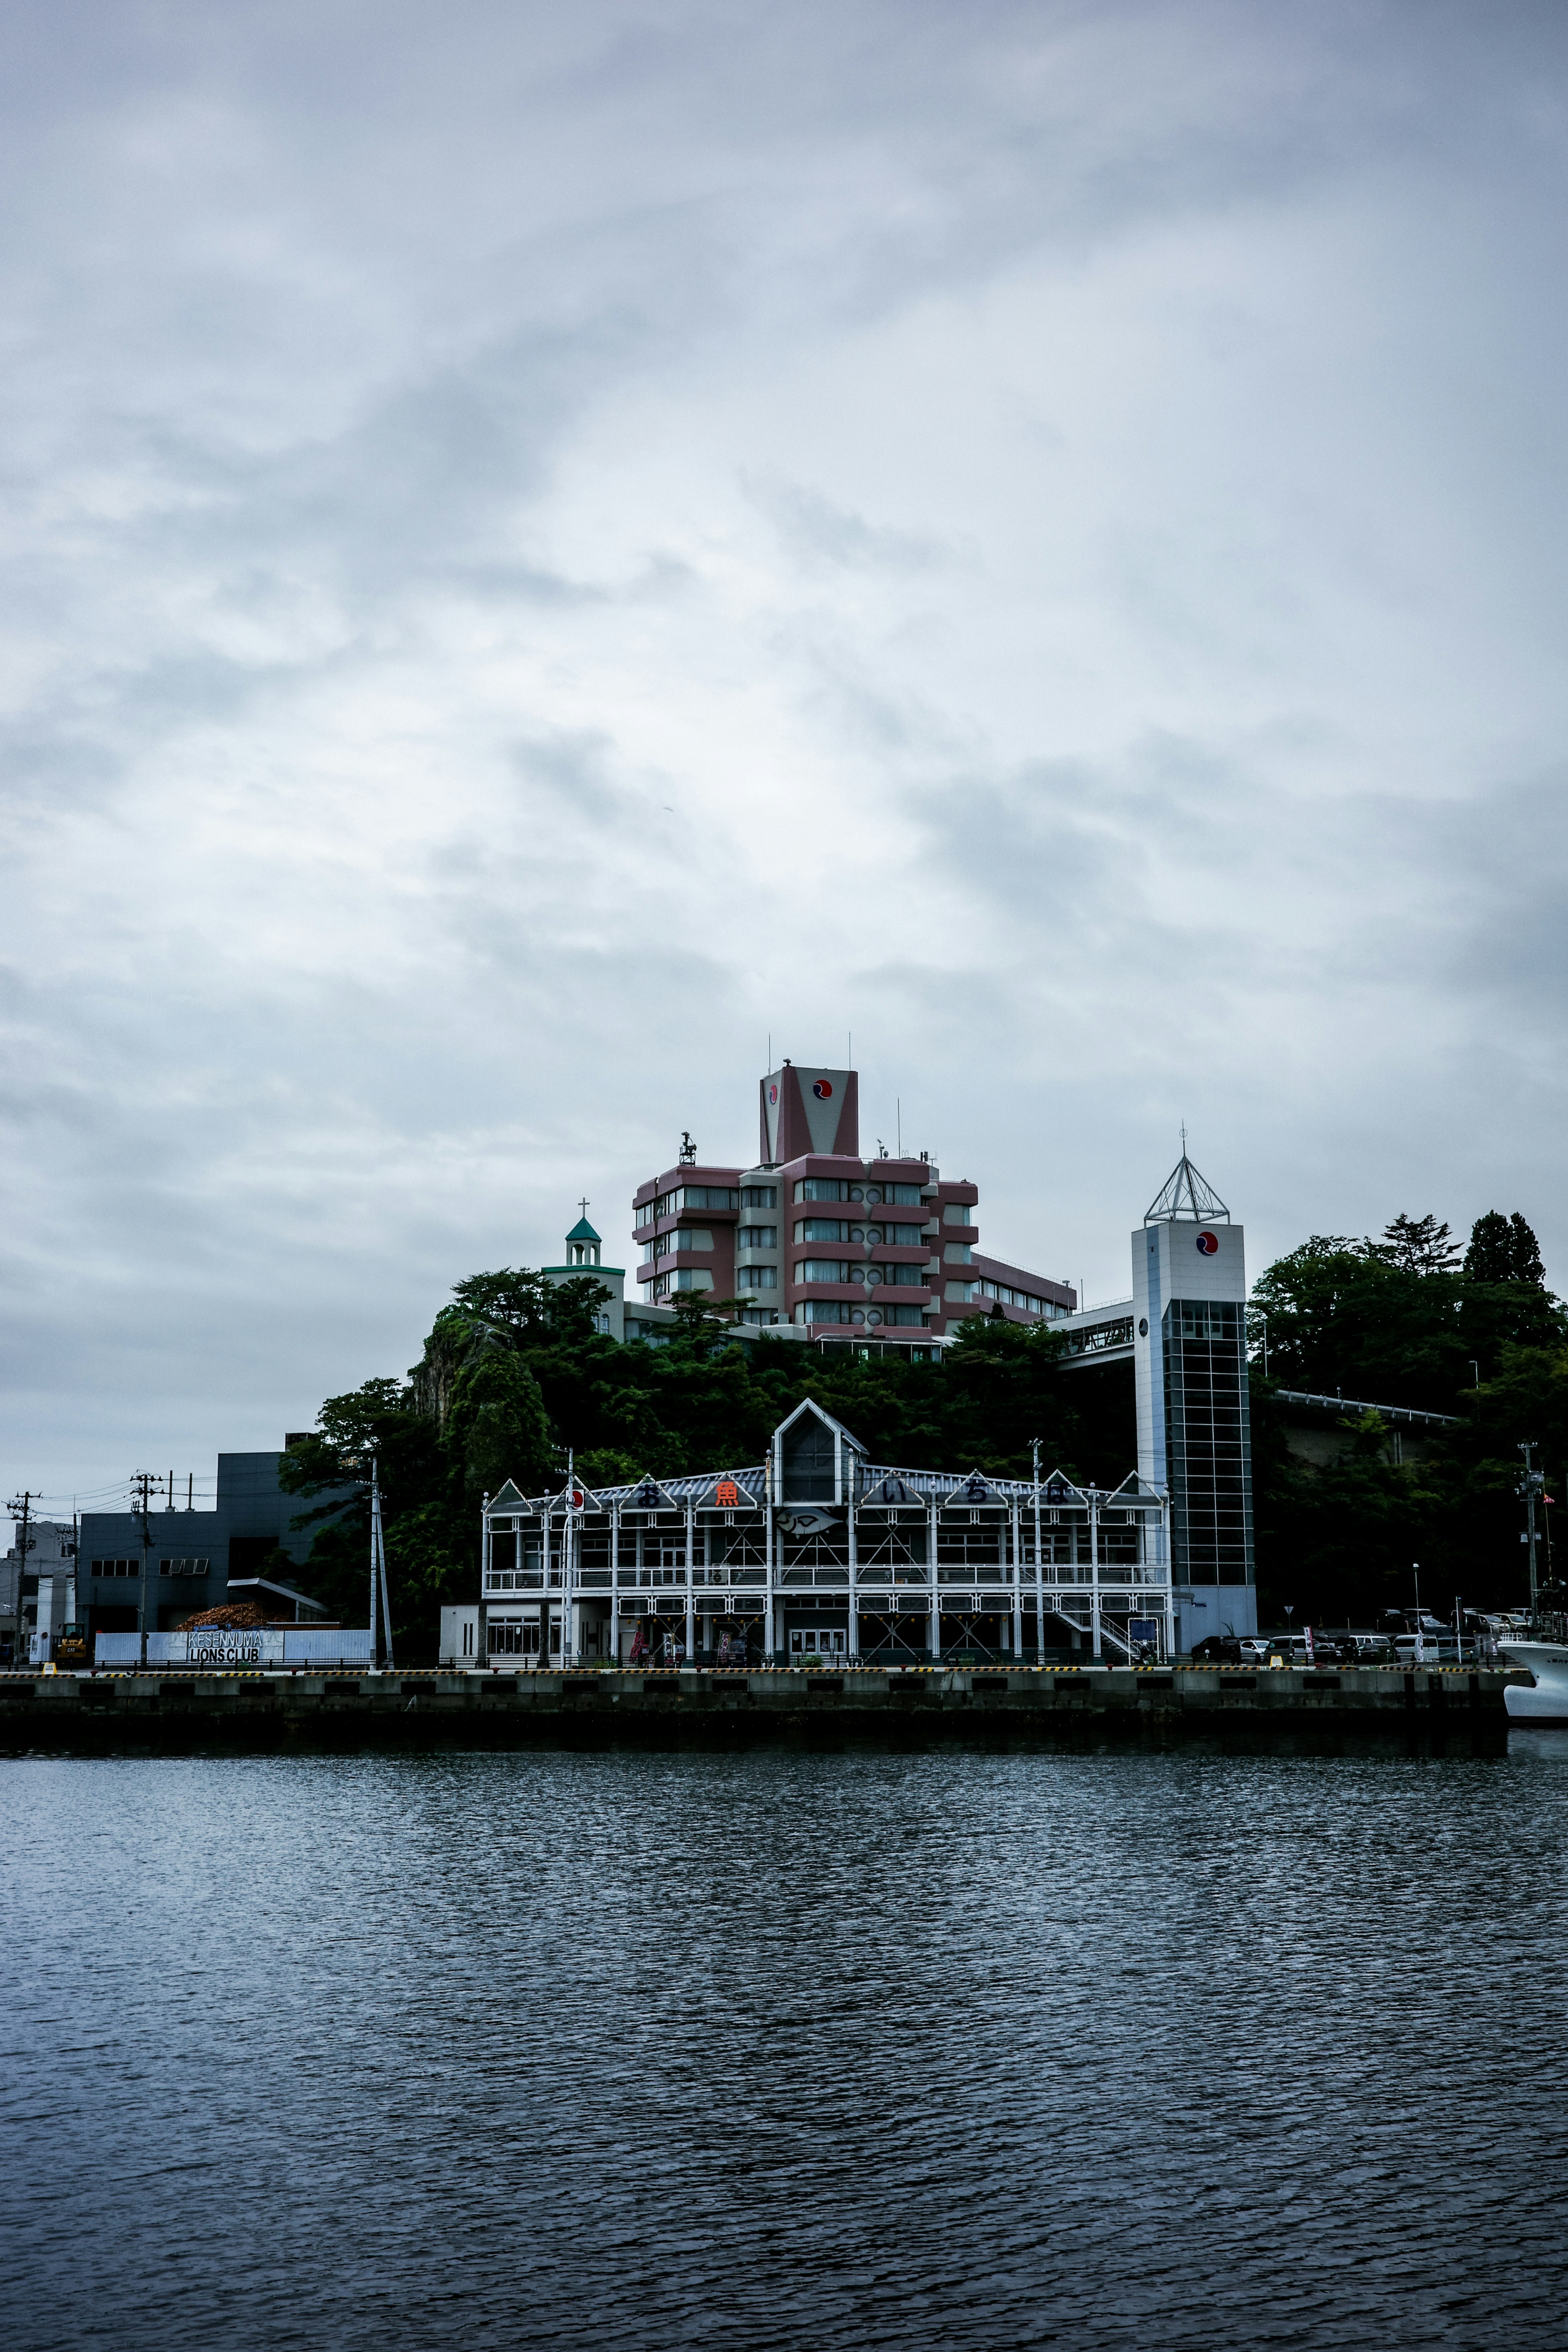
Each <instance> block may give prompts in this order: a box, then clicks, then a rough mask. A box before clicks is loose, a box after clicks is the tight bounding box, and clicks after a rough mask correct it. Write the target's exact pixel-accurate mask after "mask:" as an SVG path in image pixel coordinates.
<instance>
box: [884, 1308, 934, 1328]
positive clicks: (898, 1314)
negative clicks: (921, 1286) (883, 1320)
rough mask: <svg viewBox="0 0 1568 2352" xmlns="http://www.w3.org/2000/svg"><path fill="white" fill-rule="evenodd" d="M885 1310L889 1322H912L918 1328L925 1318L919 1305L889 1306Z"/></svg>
mask: <svg viewBox="0 0 1568 2352" xmlns="http://www.w3.org/2000/svg"><path fill="white" fill-rule="evenodd" d="M884 1312H885V1313H886V1315H887V1318H888V1320H889V1323H907V1324H911V1325H912V1326H913V1327H914V1328H916V1329H917V1330H918V1329H919V1328H920V1326H921V1323H922V1322H923V1320H924V1318H923V1316H922V1315H921V1310H920V1308H919V1307H887V1308H885V1309H884Z"/></svg>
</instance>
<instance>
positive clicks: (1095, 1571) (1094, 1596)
mask: <svg viewBox="0 0 1568 2352" xmlns="http://www.w3.org/2000/svg"><path fill="white" fill-rule="evenodd" d="M1089 1628H1090V1631H1091V1633H1092V1635H1093V1645H1094V1654H1095V1656H1096V1657H1097V1658H1098V1657H1099V1656H1100V1655H1101V1643H1100V1495H1099V1491H1098V1489H1097V1488H1095V1487H1093V1486H1091V1487H1090V1488H1089Z"/></svg>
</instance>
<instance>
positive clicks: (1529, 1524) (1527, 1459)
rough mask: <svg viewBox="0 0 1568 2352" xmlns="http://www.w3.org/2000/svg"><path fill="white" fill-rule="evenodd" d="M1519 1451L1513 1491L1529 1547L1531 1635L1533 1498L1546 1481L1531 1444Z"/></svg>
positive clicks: (1535, 1583)
mask: <svg viewBox="0 0 1568 2352" xmlns="http://www.w3.org/2000/svg"><path fill="white" fill-rule="evenodd" d="M1519 1450H1520V1452H1521V1454H1523V1456H1524V1475H1523V1477H1522V1478H1521V1480H1520V1482H1519V1486H1518V1487H1517V1489H1516V1490H1515V1491H1516V1492H1517V1493H1519V1494H1521V1495H1522V1496H1523V1497H1524V1524H1525V1538H1524V1539H1525V1541H1526V1543H1527V1544H1528V1545H1529V1546H1530V1630H1531V1633H1534V1631H1535V1621H1536V1615H1537V1607H1536V1593H1537V1591H1538V1589H1539V1588H1538V1580H1537V1577H1536V1572H1535V1546H1536V1541H1537V1538H1536V1532H1535V1498H1536V1496H1537V1495H1544V1493H1545V1492H1546V1481H1545V1479H1544V1478H1543V1477H1542V1474H1541V1472H1540V1471H1539V1470H1538V1469H1537V1468H1536V1466H1535V1447H1534V1445H1533V1444H1529V1445H1526V1444H1521V1446H1520V1449H1519Z"/></svg>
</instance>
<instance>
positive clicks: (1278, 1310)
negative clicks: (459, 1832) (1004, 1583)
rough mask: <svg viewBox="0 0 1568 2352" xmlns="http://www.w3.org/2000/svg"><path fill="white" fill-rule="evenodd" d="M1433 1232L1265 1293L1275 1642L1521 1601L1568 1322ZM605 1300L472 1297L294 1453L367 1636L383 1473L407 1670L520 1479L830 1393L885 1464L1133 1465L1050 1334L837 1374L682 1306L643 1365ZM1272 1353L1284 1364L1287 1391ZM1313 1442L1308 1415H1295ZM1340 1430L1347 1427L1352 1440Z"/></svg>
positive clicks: (1114, 1475)
mask: <svg viewBox="0 0 1568 2352" xmlns="http://www.w3.org/2000/svg"><path fill="white" fill-rule="evenodd" d="M1458 1258H1459V1252H1458V1247H1457V1245H1456V1244H1454V1243H1453V1241H1452V1240H1451V1238H1450V1235H1449V1233H1448V1229H1447V1226H1446V1225H1441V1224H1439V1223H1437V1221H1436V1218H1435V1217H1431V1216H1427V1217H1423V1218H1419V1219H1415V1218H1410V1217H1397V1218H1395V1219H1394V1221H1393V1223H1391V1224H1390V1225H1389V1226H1388V1227H1387V1228H1386V1229H1385V1231H1384V1234H1383V1236H1382V1237H1381V1239H1379V1240H1378V1241H1375V1242H1374V1241H1371V1240H1363V1241H1355V1240H1352V1239H1350V1238H1349V1237H1347V1236H1344V1235H1334V1236H1324V1235H1315V1236H1314V1237H1313V1238H1312V1239H1311V1240H1310V1241H1308V1242H1305V1243H1303V1244H1302V1245H1301V1246H1300V1248H1299V1249H1296V1250H1293V1251H1291V1252H1290V1253H1289V1255H1288V1256H1286V1257H1283V1258H1280V1259H1279V1260H1278V1262H1277V1263H1276V1264H1275V1265H1271V1266H1270V1267H1269V1268H1268V1271H1267V1272H1266V1273H1265V1274H1264V1275H1263V1276H1262V1277H1261V1278H1260V1280H1259V1281H1258V1284H1257V1285H1256V1286H1255V1289H1254V1292H1253V1304H1254V1307H1255V1309H1256V1310H1257V1311H1256V1312H1255V1314H1254V1317H1253V1334H1254V1372H1253V1466H1254V1498H1255V1516H1256V1523H1257V1535H1258V1581H1259V1586H1260V1596H1259V1597H1260V1603H1261V1606H1262V1609H1263V1612H1264V1615H1265V1618H1266V1619H1268V1620H1274V1621H1275V1622H1278V1612H1279V1609H1281V1608H1282V1607H1283V1606H1284V1605H1285V1604H1287V1603H1289V1604H1290V1605H1291V1606H1293V1607H1294V1608H1295V1610H1296V1612H1297V1618H1298V1622H1302V1621H1303V1620H1310V1621H1313V1622H1333V1621H1342V1620H1344V1619H1345V1618H1347V1617H1349V1618H1353V1619H1355V1620H1357V1621H1358V1622H1369V1621H1370V1620H1372V1619H1373V1618H1374V1616H1375V1614H1376V1612H1378V1611H1379V1610H1381V1609H1382V1608H1384V1607H1385V1606H1389V1605H1396V1606H1397V1605H1404V1604H1405V1603H1407V1602H1408V1601H1409V1599H1410V1597H1411V1590H1412V1585H1411V1563H1412V1561H1415V1560H1418V1561H1420V1562H1421V1563H1422V1574H1423V1580H1422V1597H1423V1599H1424V1600H1426V1601H1430V1602H1432V1603H1434V1604H1436V1605H1438V1606H1440V1607H1443V1608H1445V1609H1447V1607H1448V1606H1450V1605H1451V1602H1452V1597H1453V1594H1454V1592H1455V1591H1462V1592H1463V1593H1464V1595H1465V1597H1466V1599H1467V1600H1468V1601H1475V1602H1480V1601H1489V1602H1493V1603H1497V1604H1502V1603H1507V1602H1511V1601H1517V1600H1518V1599H1519V1598H1520V1595H1521V1590H1522V1561H1521V1547H1520V1545H1519V1542H1518V1528H1519V1524H1520V1518H1519V1506H1518V1502H1517V1498H1516V1496H1515V1492H1514V1489H1515V1487H1516V1486H1517V1484H1518V1480H1519V1475H1520V1469H1521V1456H1520V1454H1519V1452H1518V1445H1519V1442H1520V1440H1521V1438H1529V1439H1531V1440H1532V1441H1533V1442H1535V1443H1536V1444H1539V1445H1540V1446H1541V1447H1542V1460H1543V1462H1544V1464H1545V1465H1547V1466H1548V1467H1549V1468H1551V1467H1556V1468H1559V1469H1560V1468H1561V1466H1562V1465H1563V1464H1565V1463H1568V1321H1565V1318H1564V1313H1563V1307H1562V1306H1561V1304H1560V1303H1559V1301H1558V1300H1556V1299H1555V1298H1553V1297H1552V1296H1551V1295H1550V1294H1549V1292H1548V1291H1547V1290H1546V1287H1545V1281H1544V1273H1543V1269H1542V1264H1541V1255H1540V1252H1539V1250H1538V1249H1537V1247H1536V1244H1535V1237H1534V1235H1533V1234H1531V1230H1530V1227H1529V1226H1528V1225H1527V1224H1526V1223H1525V1222H1524V1220H1523V1218H1522V1217H1520V1216H1517V1215H1516V1216H1514V1217H1512V1218H1509V1217H1504V1216H1500V1215H1495V1214H1494V1215H1489V1216H1486V1217H1483V1218H1481V1219H1480V1220H1479V1223H1477V1225H1476V1227H1475V1230H1474V1233H1473V1234H1472V1236H1471V1240H1470V1245H1469V1248H1468V1251H1467V1252H1466V1254H1465V1257H1464V1262H1463V1265H1459V1264H1458ZM602 1295H603V1294H602V1292H601V1290H600V1287H599V1285H598V1283H597V1282H596V1281H595V1278H594V1277H593V1276H591V1275H589V1276H583V1277H582V1278H580V1279H576V1280H573V1281H570V1282H566V1283H563V1284H560V1285H559V1286H555V1285H552V1284H551V1283H550V1282H547V1281H546V1280H545V1278H544V1277H543V1276H542V1275H540V1274H537V1273H533V1272H530V1271H528V1270H526V1269H520V1268H515V1267H502V1268H501V1269H500V1271H499V1272H497V1273H493V1274H479V1275H472V1276H468V1278H467V1279H466V1280H465V1281H462V1282H459V1283H458V1285H457V1286H456V1288H455V1290H454V1293H453V1297H452V1300H451V1302H450V1303H449V1304H448V1305H447V1306H446V1307H442V1308H441V1310H440V1312H439V1313H438V1314H437V1318H436V1320H435V1324H434V1326H433V1328H432V1329H431V1331H430V1334H429V1337H428V1339H426V1343H425V1349H424V1353H423V1355H422V1357H421V1359H420V1361H419V1362H418V1363H417V1364H416V1366H415V1367H414V1368H413V1370H412V1371H411V1372H410V1373H409V1375H408V1378H407V1380H406V1381H395V1380H390V1379H378V1380H372V1381H366V1382H365V1384H364V1385H363V1388H360V1389H356V1390H354V1391H353V1392H352V1393H351V1394H349V1395H347V1396H340V1397H329V1398H328V1400H327V1402H325V1404H323V1406H322V1407H321V1413H320V1415H319V1417H318V1427H317V1430H316V1432H315V1433H313V1434H312V1435H311V1436H310V1438H308V1439H305V1440H303V1441H302V1442H300V1444H296V1445H294V1446H292V1447H290V1449H289V1453H288V1454H287V1455H286V1456H285V1460H284V1465H283V1474H282V1475H283V1480H284V1484H285V1485H286V1486H288V1487H289V1488H290V1489H291V1490H292V1491H293V1492H295V1493H297V1494H299V1495H300V1496H303V1497H305V1498H307V1499H308V1501H309V1503H310V1507H311V1510H312V1512H313V1513H314V1515H315V1521H316V1526H317V1529H318V1532H317V1535H316V1538H315V1548H314V1551H313V1553H312V1557H311V1570H312V1580H313V1584H314V1589H315V1590H316V1591H317V1592H318V1593H319V1594H320V1596H321V1599H322V1600H324V1601H326V1602H327V1604H328V1606H329V1608H330V1609H331V1611H332V1612H333V1613H334V1614H338V1615H341V1616H342V1617H343V1618H344V1620H345V1621H356V1622H363V1617H364V1613H365V1606H366V1590H367V1583H368V1564H367V1563H368V1553H369V1509H370V1505H369V1485H368V1480H369V1475H370V1464H371V1461H372V1458H373V1457H374V1460H375V1462H376V1464H377V1465H378V1471H379V1477H380V1483H381V1488H382V1495H383V1504H384V1515H385V1528H386V1543H387V1551H388V1557H389V1562H390V1567H391V1575H392V1587H393V1594H394V1615H395V1629H396V1632H397V1636H398V1641H399V1644H400V1648H401V1649H402V1650H403V1651H404V1652H405V1654H411V1655H419V1654H424V1653H426V1652H429V1651H431V1650H433V1647H434V1643H435V1638H436V1630H437V1622H438V1621H437V1611H438V1608H439V1604H440V1603H441V1602H442V1601H456V1600H471V1599H472V1598H474V1597H475V1595H476V1593H477V1591H478V1570H479V1507H480V1504H481V1501H482V1498H483V1496H485V1494H487V1493H494V1492H495V1491H496V1490H497V1489H498V1488H499V1487H500V1486H501V1485H502V1483H503V1482H504V1481H505V1480H506V1479H507V1478H512V1479H514V1480H515V1481H516V1482H517V1484H518V1486H521V1488H522V1489H523V1491H524V1492H525V1493H531V1494H538V1493H541V1492H543V1491H545V1490H547V1489H549V1488H551V1487H552V1486H560V1485H561V1484H563V1482H564V1479H565V1475H566V1464H567V1456H568V1453H569V1451H570V1452H571V1453H572V1454H574V1456H575V1461H576V1467H577V1471H578V1474H579V1475H581V1476H582V1477H584V1479H586V1480H587V1482H588V1483H589V1485H590V1486H592V1485H595V1484H599V1485H613V1484H620V1483H623V1482H626V1481H627V1480H630V1479H633V1478H636V1477H637V1476H638V1475H641V1474H642V1473H643V1472H644V1471H651V1472H652V1473H653V1474H654V1475H656V1476H658V1475H670V1474H679V1473H680V1472H682V1471H689V1470H699V1469H706V1468H721V1467H731V1468H732V1467H738V1466H740V1465H742V1464H745V1463H752V1462H758V1461H760V1460H761V1459H762V1456H763V1451H764V1448H765V1446H766V1443H767V1438H768V1435H769V1433H770V1432H771V1431H772V1430H773V1428H774V1427H775V1426H776V1424H777V1423H779V1422H780V1421H781V1420H783V1419H784V1415H785V1414H786V1413H788V1412H792V1411H793V1410H794V1408H795V1405H797V1404H798V1403H799V1402H801V1400H802V1398H803V1397H806V1396H812V1397H815V1398H816V1400H817V1402H819V1403H821V1404H822V1405H824V1406H826V1409H827V1411H828V1412H832V1413H834V1414H836V1415H837V1417H838V1419H839V1420H841V1421H843V1422H844V1423H846V1425H847V1427H848V1428H850V1429H852V1430H853V1431H854V1432H855V1433H856V1435H857V1436H858V1437H859V1438H860V1439H861V1440H863V1442H864V1443H865V1444H867V1445H868V1447H869V1448H870V1451H871V1454H872V1457H873V1459H875V1460H877V1461H880V1462H885V1463H890V1464H896V1465H902V1466H905V1467H908V1468H911V1469H922V1468H931V1469H969V1468H972V1467H978V1468H980V1469H982V1470H986V1471H990V1472H993V1473H994V1474H996V1475H1002V1476H1012V1477H1026V1476H1027V1475H1029V1465H1030V1460H1031V1442H1032V1441H1033V1440H1035V1439H1038V1440H1039V1442H1040V1449H1041V1459H1042V1463H1043V1465H1045V1466H1046V1467H1047V1468H1050V1467H1056V1466H1060V1467H1061V1468H1063V1469H1065V1470H1066V1471H1067V1472H1068V1475H1073V1476H1077V1477H1082V1478H1092V1479H1094V1480H1096V1481H1098V1482H1100V1483H1102V1484H1107V1485H1115V1484H1117V1483H1119V1482H1120V1481H1121V1479H1122V1478H1123V1477H1124V1476H1125V1475H1126V1474H1127V1472H1128V1471H1129V1470H1130V1469H1131V1467H1132V1466H1133V1459H1134V1438H1133V1414H1132V1374H1131V1367H1130V1366H1128V1365H1126V1364H1121V1365H1110V1366H1106V1367H1103V1368H1097V1369H1094V1370H1087V1369H1084V1370H1068V1369H1067V1368H1066V1367H1065V1366H1064V1364H1063V1360H1062V1343H1061V1341H1060V1339H1059V1338H1058V1337H1057V1336H1056V1335H1054V1334H1053V1333H1052V1332H1051V1331H1050V1330H1049V1329H1048V1328H1040V1327H1036V1328H1028V1327H1025V1326H1022V1325H1019V1324H1014V1323H1008V1322H1006V1321H1005V1320H1003V1319H1002V1318H1000V1317H999V1316H998V1317H995V1318H973V1320H971V1321H968V1322H966V1323H965V1324H963V1327H962V1328H961V1330H960V1333H959V1336H958V1339H957V1342H956V1344H955V1345H954V1346H953V1347H952V1348H951V1349H949V1350H948V1351H947V1353H946V1356H945V1359H944V1360H943V1361H942V1362H941V1363H940V1364H910V1363H906V1362H903V1361H901V1360H895V1359H889V1360H882V1361H879V1360H865V1359H863V1358H861V1357H859V1356H856V1355H852V1354H849V1353H845V1354H842V1355H837V1354H830V1355H823V1354H821V1353H819V1351H818V1350H816V1349H806V1348H803V1347H800V1346H799V1345H798V1344H796V1343H795V1342H793V1341H790V1340H776V1341H769V1340H768V1339H762V1340H759V1341H758V1342H756V1343H755V1344H753V1345H752V1346H742V1345H740V1344H738V1343H737V1342H736V1341H735V1340H734V1338H733V1335H732V1333H731V1331H730V1329H729V1328H728V1326H727V1324H726V1321H725V1319H724V1315H723V1312H722V1309H723V1307H724V1305H725V1302H718V1303H717V1306H716V1305H715V1302H713V1301H711V1300H710V1299H706V1298H704V1297H702V1296H701V1295H700V1294H682V1295H680V1296H679V1298H678V1302H677V1308H678V1318H679V1320H678V1328H677V1329H676V1331H675V1334H674V1336H673V1337H672V1339H671V1340H670V1342H669V1344H668V1346H665V1347H659V1348H655V1347H650V1346H647V1345H646V1344H643V1343H641V1342H637V1343H635V1344H633V1345H631V1346H627V1347H622V1346H620V1345H618V1344H617V1343H616V1341H614V1340H611V1339H605V1338H603V1337H602V1336H600V1335H599V1334H598V1333H596V1332H595V1329H594V1327H593V1308H594V1306H595V1303H596V1301H597V1300H598V1299H599V1297H601V1296H602ZM1265 1355H1267V1368H1265ZM1302 1390H1304V1391H1310V1392H1311V1393H1313V1394H1317V1395H1329V1396H1336V1395H1337V1396H1342V1397H1343V1398H1344V1399H1345V1400H1346V1404H1345V1411H1344V1413H1343V1414H1342V1416H1340V1415H1334V1414H1330V1415H1328V1416H1326V1417H1322V1419H1323V1426H1324V1428H1325V1429H1327V1430H1328V1431H1330V1432H1331V1433H1332V1439H1333V1444H1335V1445H1336V1446H1337V1447H1339V1448H1341V1449H1342V1450H1341V1451H1340V1452H1339V1455H1338V1458H1337V1459H1334V1460H1331V1461H1326V1462H1318V1463H1313V1462H1310V1461H1307V1460H1304V1459H1302V1458H1301V1455H1300V1452H1299V1451H1298V1450H1294V1449H1295V1448H1296V1447H1298V1446H1299V1444H1300V1431H1299V1428H1298V1427H1297V1426H1296V1420H1295V1419H1293V1417H1292V1415H1291V1414H1290V1412H1289V1409H1288V1408H1287V1407H1284V1406H1282V1405H1281V1403H1280V1402H1279V1398H1280V1392H1281V1391H1302ZM1369 1404H1370V1405H1377V1404H1400V1405H1414V1406H1419V1407H1421V1408H1423V1409H1425V1410H1426V1411H1428V1412H1442V1413H1449V1414H1453V1415H1455V1416H1456V1421H1455V1423H1454V1425H1453V1426H1452V1427H1451V1428H1449V1429H1447V1430H1446V1431H1444V1432H1442V1433H1440V1434H1438V1435H1436V1436H1435V1437H1425V1436H1423V1437H1412V1436H1411V1435H1410V1434H1409V1433H1403V1432H1402V1433H1395V1432H1394V1430H1393V1429H1391V1428H1390V1427H1388V1426H1385V1425H1384V1423H1383V1421H1382V1420H1381V1419H1380V1418H1379V1417H1378V1415H1377V1414H1376V1413H1375V1412H1368V1411H1367V1410H1366V1407H1367V1406H1368V1405H1369ZM1296 1418H1297V1419H1299V1417H1296ZM1336 1424H1337V1425H1336Z"/></svg>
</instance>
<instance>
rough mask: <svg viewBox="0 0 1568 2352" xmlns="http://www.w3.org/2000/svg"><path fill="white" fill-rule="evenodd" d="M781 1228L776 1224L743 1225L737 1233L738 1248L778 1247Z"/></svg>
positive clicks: (736, 1242)
mask: <svg viewBox="0 0 1568 2352" xmlns="http://www.w3.org/2000/svg"><path fill="white" fill-rule="evenodd" d="M778 1245H779V1229H778V1227H777V1226H776V1225H742V1227H741V1230H740V1232H739V1233H738V1234H736V1235H735V1247H736V1248H737V1249H743V1250H749V1249H777V1247H778Z"/></svg>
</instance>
